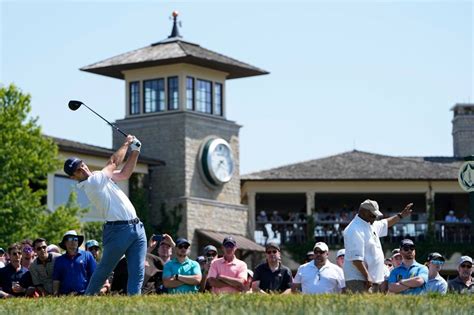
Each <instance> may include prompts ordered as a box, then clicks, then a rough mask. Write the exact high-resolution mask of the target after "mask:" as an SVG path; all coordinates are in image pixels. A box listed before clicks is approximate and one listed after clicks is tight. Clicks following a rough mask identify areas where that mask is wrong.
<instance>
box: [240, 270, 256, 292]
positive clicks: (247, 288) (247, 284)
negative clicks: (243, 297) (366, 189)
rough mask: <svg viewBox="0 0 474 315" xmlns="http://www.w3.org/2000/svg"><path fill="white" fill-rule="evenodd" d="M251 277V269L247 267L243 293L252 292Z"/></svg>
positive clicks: (252, 275) (252, 274)
mask: <svg viewBox="0 0 474 315" xmlns="http://www.w3.org/2000/svg"><path fill="white" fill-rule="evenodd" d="M253 277H254V273H253V271H252V270H250V269H247V279H246V280H245V283H244V288H243V290H242V291H243V292H244V293H253Z"/></svg>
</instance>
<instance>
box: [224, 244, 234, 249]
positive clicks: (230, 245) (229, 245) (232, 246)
mask: <svg viewBox="0 0 474 315" xmlns="http://www.w3.org/2000/svg"><path fill="white" fill-rule="evenodd" d="M224 247H225V248H234V247H235V245H234V244H232V243H227V244H225V245H224Z"/></svg>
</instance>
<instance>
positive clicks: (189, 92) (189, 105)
mask: <svg viewBox="0 0 474 315" xmlns="http://www.w3.org/2000/svg"><path fill="white" fill-rule="evenodd" d="M186 109H189V110H194V78H192V77H187V78H186Z"/></svg>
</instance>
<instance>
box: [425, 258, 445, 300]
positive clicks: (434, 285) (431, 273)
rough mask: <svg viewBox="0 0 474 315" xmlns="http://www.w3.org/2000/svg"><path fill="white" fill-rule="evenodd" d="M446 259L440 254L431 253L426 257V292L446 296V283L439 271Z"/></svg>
mask: <svg viewBox="0 0 474 315" xmlns="http://www.w3.org/2000/svg"><path fill="white" fill-rule="evenodd" d="M445 261H446V259H445V258H444V256H443V255H441V254H440V253H431V254H429V255H428V259H427V262H426V265H427V266H428V282H427V283H426V292H436V293H440V294H446V292H447V291H448V283H447V282H446V280H444V279H443V277H441V275H440V274H439V271H440V270H441V267H442V266H443V265H444V262H445Z"/></svg>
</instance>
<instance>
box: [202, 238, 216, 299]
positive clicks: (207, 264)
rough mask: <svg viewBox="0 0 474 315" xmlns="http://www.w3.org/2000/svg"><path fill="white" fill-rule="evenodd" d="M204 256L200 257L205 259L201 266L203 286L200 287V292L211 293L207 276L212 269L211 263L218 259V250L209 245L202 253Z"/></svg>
mask: <svg viewBox="0 0 474 315" xmlns="http://www.w3.org/2000/svg"><path fill="white" fill-rule="evenodd" d="M202 254H203V256H200V257H202V258H203V259H204V261H203V262H202V263H200V266H201V272H202V279H201V284H200V285H199V292H211V289H212V287H211V285H210V284H209V281H207V276H208V274H209V268H211V263H212V262H213V261H214V260H216V259H217V248H216V247H215V246H213V245H207V246H206V247H204V249H203V251H202Z"/></svg>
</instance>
